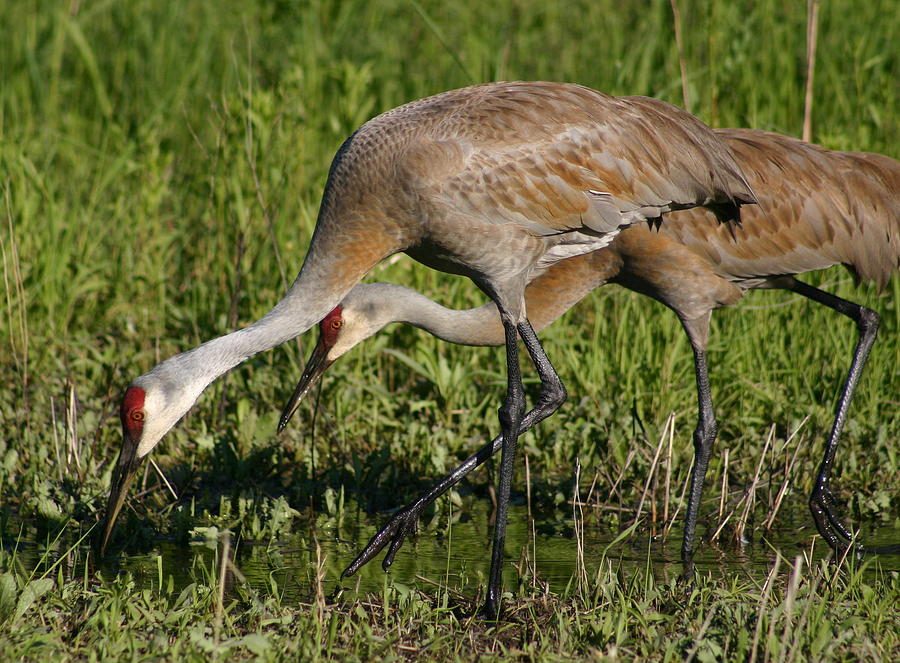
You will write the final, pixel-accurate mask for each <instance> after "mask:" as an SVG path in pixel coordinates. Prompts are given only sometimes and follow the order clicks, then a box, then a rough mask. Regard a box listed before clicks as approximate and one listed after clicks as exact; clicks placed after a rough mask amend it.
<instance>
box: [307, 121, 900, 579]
mask: <svg viewBox="0 0 900 663" xmlns="http://www.w3.org/2000/svg"><path fill="white" fill-rule="evenodd" d="M716 133H717V135H718V136H720V137H721V138H723V139H724V140H725V142H726V143H727V144H728V145H729V146H730V147H731V149H732V150H733V152H734V154H735V155H736V156H737V157H738V159H739V160H740V163H741V166H742V168H743V170H744V172H745V173H746V175H747V177H748V179H749V182H750V184H751V186H752V187H753V188H754V190H755V191H756V192H757V195H758V197H759V200H760V205H759V206H757V207H748V208H744V210H743V216H744V222H743V224H742V225H741V226H740V227H724V226H722V225H720V224H719V223H717V221H716V219H715V217H714V216H713V215H711V214H709V213H708V212H704V211H702V210H698V209H692V210H686V211H680V212H673V213H672V214H669V215H667V217H666V221H665V222H664V223H663V224H662V226H661V227H660V228H659V230H658V231H657V230H653V229H650V228H648V227H646V226H644V225H641V226H633V227H631V228H629V229H627V230H626V231H624V232H622V233H621V234H619V235H618V236H617V237H616V239H615V240H614V241H613V242H612V243H611V244H610V245H609V246H608V247H607V248H604V249H601V250H598V251H593V252H591V253H587V254H583V255H580V256H576V257H573V258H569V259H567V260H564V261H561V262H558V263H556V264H555V265H553V267H551V268H550V269H549V270H547V271H546V272H544V273H543V274H542V275H540V276H539V277H538V278H536V279H535V280H534V281H532V282H531V284H530V285H529V286H528V288H527V289H526V291H525V297H526V307H527V310H528V316H529V320H530V321H531V323H532V324H533V325H534V327H535V328H536V329H541V328H543V327H544V326H546V325H548V324H550V323H551V322H553V321H554V320H555V319H556V318H557V317H559V316H560V315H562V313H564V312H565V311H566V310H568V309H569V308H570V307H571V306H573V305H574V304H575V303H576V302H578V301H579V300H580V299H581V298H582V297H584V295H586V294H587V293H588V292H590V291H591V290H592V289H594V288H596V287H598V286H600V285H603V284H605V283H610V282H612V283H618V284H620V285H623V286H625V287H627V288H630V289H632V290H635V291H637V292H640V293H643V294H645V295H648V296H650V297H653V298H654V299H657V300H658V301H660V302H662V303H664V304H665V305H666V306H668V307H670V308H671V309H672V310H673V311H675V313H676V314H677V315H678V316H679V318H680V319H681V321H682V323H683V326H684V328H685V331H686V332H687V334H688V336H689V338H690V340H691V345H692V348H693V351H694V359H695V368H696V374H697V389H698V401H699V417H698V425H697V428H696V430H695V432H694V444H695V452H696V459H695V463H694V468H693V470H692V481H691V492H690V495H689V499H688V509H687V513H686V518H685V520H686V524H685V533H684V539H683V543H682V557H683V558H684V560H685V562H686V563H689V562H690V558H691V555H692V551H693V544H694V532H695V526H696V520H697V511H698V508H699V504H700V496H701V492H702V487H703V481H704V477H705V473H706V467H707V463H708V460H709V455H710V452H711V448H712V444H713V441H714V439H715V436H716V430H717V425H716V421H715V414H714V411H713V407H712V399H711V395H710V392H709V379H708V373H707V365H706V345H707V337H708V334H709V322H710V317H711V314H712V311H713V310H715V309H716V308H719V307H721V306H726V305H729V304H734V303H735V302H737V301H738V300H739V299H740V298H741V297H742V296H743V293H744V292H745V291H746V290H749V289H754V288H784V289H788V290H792V291H794V292H797V293H798V294H801V295H804V296H805V297H808V298H810V299H812V300H814V301H817V302H819V303H822V304H825V305H826V306H829V307H831V308H833V309H835V310H837V311H839V312H840V313H843V314H845V315H847V316H849V317H850V318H852V319H853V320H855V321H856V323H857V326H858V328H859V331H860V338H859V342H858V344H857V347H856V349H855V351H854V357H853V361H852V363H851V367H850V370H849V372H848V376H847V380H846V382H845V384H844V387H843V390H842V393H841V397H840V400H839V402H838V407H837V412H836V415H835V420H834V424H833V427H832V430H831V433H830V435H829V438H828V441H827V443H826V451H825V454H824V458H823V461H822V465H821V468H820V471H819V474H818V477H817V479H816V483H815V488H814V490H813V493H812V495H811V498H810V507H811V509H812V512H813V516H814V519H815V521H816V525H817V527H818V529H819V532H820V533H821V534H822V536H823V537H824V538H825V539H826V541H828V543H829V544H830V545H831V546H832V547H833V548H835V549H837V550H842V549H845V548H846V547H847V545H848V544H849V542H850V540H851V533H850V531H849V529H848V528H847V527H846V526H844V525H843V523H842V522H841V520H840V518H839V517H838V515H837V514H836V513H835V512H834V509H833V504H834V502H835V500H834V497H833V496H832V494H831V492H830V489H829V487H828V476H829V472H830V468H831V464H832V461H833V459H834V453H835V450H836V446H837V441H838V438H839V436H840V432H841V428H842V426H843V423H844V421H845V419H846V416H847V411H848V409H849V405H850V400H851V398H852V395H853V390H854V388H855V385H856V382H857V380H858V379H859V375H860V373H861V371H862V368H863V365H864V363H865V360H866V357H867V356H868V352H869V349H870V348H871V345H872V343H873V342H874V340H875V334H876V332H877V327H878V316H877V315H876V314H875V313H874V312H873V311H871V310H869V309H865V308H863V307H861V306H858V305H856V304H853V303H852V302H847V301H845V300H842V299H840V298H838V297H835V296H833V295H830V294H828V293H826V292H823V291H821V290H818V289H816V288H813V287H811V286H809V285H806V284H804V283H802V282H800V281H798V280H797V279H796V278H794V274H797V273H800V272H805V271H809V270H814V269H822V268H826V267H829V266H831V265H835V264H843V265H845V266H846V267H847V268H848V269H849V270H850V271H851V272H852V273H853V274H854V275H855V276H856V277H857V278H860V279H864V280H870V281H874V282H875V283H877V284H878V285H879V286H884V285H885V284H886V283H887V281H888V279H889V278H890V277H891V275H892V274H893V273H894V272H895V271H896V270H897V268H898V266H900V162H897V161H895V160H894V159H891V158H889V157H885V156H881V155H878V154H866V153H860V152H835V151H831V150H826V149H824V148H821V147H818V146H815V145H810V144H807V143H803V142H801V141H799V140H796V139H793V138H787V137H785V136H780V135H778V134H773V133H767V132H762V131H753V130H746V129H724V130H719V131H717V132H716ZM386 289H387V290H386ZM334 315H336V316H337V318H340V320H341V321H342V323H343V327H341V328H340V332H339V333H338V334H336V335H335V336H334V337H333V338H331V339H329V340H328V341H325V340H323V339H322V338H320V343H319V347H317V350H316V356H318V357H319V359H318V360H315V361H311V364H312V363H316V362H321V365H323V366H324V367H327V366H328V365H330V363H332V362H333V361H334V360H335V359H337V357H339V356H340V355H341V354H343V353H344V352H346V351H348V350H349V349H350V348H352V347H353V346H354V345H356V344H357V343H359V342H360V341H362V340H363V339H365V338H367V337H368V336H371V335H372V334H374V333H375V332H377V331H378V330H379V329H381V328H383V327H384V326H385V325H386V324H388V323H390V322H397V321H405V322H410V323H412V324H415V325H417V326H419V327H422V328H424V329H426V330H427V331H430V332H431V333H434V334H435V335H437V336H439V337H441V338H444V339H447V340H450V341H453V342H457V343H466V344H471V345H499V344H501V343H503V327H502V325H501V324H500V320H499V318H498V316H497V315H496V310H495V309H494V308H493V305H492V304H489V305H486V306H483V307H481V308H479V309H471V310H469V311H451V310H447V309H444V308H443V307H440V306H438V305H437V304H435V303H434V302H431V301H430V300H428V299H427V298H425V297H423V296H422V295H419V294H418V293H413V292H411V291H409V290H406V289H403V288H400V287H398V286H388V285H387V284H372V285H367V286H359V287H358V288H357V289H355V290H354V291H353V292H351V293H350V295H349V296H348V297H347V298H346V299H345V300H344V302H343V304H342V307H341V309H340V310H339V311H336V312H335V314H334ZM323 370H324V368H323V367H320V369H319V370H318V372H310V371H309V370H308V371H306V372H305V373H304V379H303V380H301V386H302V388H303V390H305V389H308V387H309V384H310V383H311V381H312V380H315V379H316V378H317V377H318V376H319V375H321V372H322V371H323ZM298 391H300V388H299V387H298ZM497 448H499V441H498V440H494V442H492V443H491V444H489V445H487V446H486V447H485V448H484V449H482V450H480V451H479V452H478V453H477V454H475V455H474V456H472V457H471V458H469V459H468V460H467V461H466V462H465V463H464V464H463V465H462V466H461V467H459V468H457V469H456V470H454V472H452V473H451V474H450V475H448V476H447V477H445V478H444V479H443V480H442V481H441V482H439V483H438V484H437V485H436V486H435V487H434V488H433V489H432V490H430V491H429V492H428V493H426V494H425V495H423V496H422V497H421V498H420V499H419V500H417V501H416V502H414V503H413V504H410V505H409V506H407V507H406V508H405V509H403V510H401V511H400V512H398V514H396V515H395V516H394V517H393V518H392V519H391V521H390V522H389V523H388V524H387V525H386V526H385V527H384V528H383V529H382V530H381V531H380V532H379V533H378V534H376V536H375V537H374V538H373V539H372V541H371V542H370V543H369V545H368V546H367V547H366V549H365V550H363V552H362V553H361V554H360V555H359V557H357V559H356V560H355V561H354V562H353V564H351V566H350V567H348V572H354V571H355V570H356V569H358V568H359V567H360V566H361V565H362V564H364V563H365V562H367V561H368V560H370V559H371V558H372V557H373V556H374V555H375V554H377V553H378V551H379V550H381V549H382V548H383V547H384V546H385V545H387V544H388V543H390V546H391V547H390V549H389V552H388V555H387V556H386V557H385V564H386V565H389V564H390V563H391V560H392V559H393V556H394V554H395V553H396V551H397V549H398V548H399V547H400V545H401V544H402V542H403V538H404V537H405V536H406V535H407V534H409V533H410V532H411V531H413V530H414V528H415V522H416V519H417V518H418V515H419V513H421V510H422V509H423V508H425V506H427V504H429V503H430V502H431V501H433V500H434V499H435V498H436V497H437V496H438V495H439V494H441V493H443V492H444V491H445V490H447V489H448V488H449V487H450V486H452V485H453V484H455V483H456V482H457V481H459V480H460V479H461V478H462V477H463V476H465V474H467V473H468V472H469V471H471V470H472V469H474V468H475V467H476V466H477V465H478V464H480V463H481V462H483V461H484V460H485V459H487V458H488V457H489V456H490V455H491V453H493V452H495V451H496V450H497Z"/></svg>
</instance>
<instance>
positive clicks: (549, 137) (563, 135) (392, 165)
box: [100, 82, 753, 616]
mask: <svg viewBox="0 0 900 663" xmlns="http://www.w3.org/2000/svg"><path fill="white" fill-rule="evenodd" d="M752 200H753V197H752V192H751V191H750V189H749V187H748V186H747V184H746V182H745V180H744V178H743V176H742V175H741V172H740V169H739V167H738V165H737V163H736V162H735V160H734V158H733V157H732V155H731V153H730V151H729V150H728V149H727V148H726V147H724V145H723V144H722V143H721V141H719V140H718V139H717V138H716V137H715V135H714V134H713V133H712V131H711V130H710V129H709V128H708V127H706V126H705V125H703V124H702V123H701V122H700V121H699V120H697V119H696V118H694V117H693V116H692V115H690V114H689V113H687V112H685V111H683V110H680V109H678V108H676V107H674V106H671V105H669V104H666V103H664V102H661V101H657V100H653V99H643V98H640V97H631V98H627V97H623V98H616V97H611V96H609V95H605V94H602V93H600V92H596V91H594V90H590V89H588V88H585V87H582V86H579V85H570V84H564V83H523V82H519V83H491V84H486V85H479V86H474V87H470V88H464V89H462V90H453V91H450V92H445V93H443V94H439V95H436V96H433V97H429V98H427V99H422V100H419V101H415V102H412V103H410V104H406V105H405V106H401V107H399V108H396V109H394V110H392V111H388V112H387V113H384V114H383V115H380V116H378V117H376V118H374V119H372V120H370V121H369V122H367V123H366V124H364V125H363V126H362V127H360V128H359V130H358V131H356V133H354V134H353V135H352V136H351V137H350V138H348V139H347V140H346V141H345V142H344V144H343V145H342V146H341V148H340V150H339V151H338V153H337V155H336V156H335V158H334V161H333V162H332V165H331V170H330V172H329V175H328V182H327V184H326V187H325V192H324V194H323V196H322V204H321V207H320V210H319V216H318V219H317V222H316V228H315V231H314V233H313V237H312V241H311V243H310V247H309V251H308V253H307V256H306V260H305V261H304V264H303V268H302V269H301V271H300V274H299V276H298V277H297V279H296V281H295V282H294V284H293V285H292V286H291V289H290V290H289V291H288V293H287V294H286V295H285V296H284V298H283V299H282V300H281V301H279V302H278V303H277V304H276V305H275V307H274V308H273V309H272V310H271V311H270V312H269V313H268V314H267V315H266V316H265V317H263V318H262V319H261V320H259V321H257V322H255V323H254V324H252V325H250V326H249V327H247V328H245V329H241V330H239V331H237V332H234V333H232V334H228V335H226V336H222V337H219V338H217V339H214V340H212V341H209V342H207V343H204V344H203V345H201V346H199V347H197V348H195V349H193V350H190V351H188V352H185V353H182V354H180V355H176V356H175V357H171V358H169V359H167V360H166V361H164V362H162V363H160V364H159V365H157V366H156V367H155V368H153V369H152V370H151V371H149V372H148V373H145V374H144V375H142V376H140V377H139V378H137V379H136V380H135V381H134V382H133V383H132V384H131V386H130V387H129V388H128V390H127V391H126V394H125V397H124V398H123V401H122V408H121V419H122V424H123V431H124V433H125V440H124V444H123V447H122V452H121V453H120V456H119V461H118V465H117V471H116V478H115V480H114V484H113V489H112V490H111V492H110V498H109V503H108V516H107V524H106V527H105V528H104V533H103V538H102V540H101V545H100V547H101V549H102V548H104V547H105V546H106V542H107V540H108V538H109V535H110V532H111V529H112V525H113V523H114V521H115V517H116V514H117V513H118V511H119V509H120V508H121V505H122V500H123V499H124V495H125V490H126V489H127V486H128V482H129V481H130V477H131V476H133V473H134V470H135V468H136V467H137V466H138V464H139V463H140V462H141V461H142V459H143V458H145V457H146V455H147V454H148V453H149V452H150V451H151V450H152V449H153V447H154V446H155V445H156V444H157V443H158V442H159V440H160V439H161V438H162V436H163V435H165V433H166V432H167V431H168V430H169V429H170V428H171V427H172V426H173V425H174V424H175V423H176V422H177V421H178V420H179V419H180V418H181V417H182V416H183V415H184V414H185V413H186V412H187V410H188V409H189V408H190V407H191V405H192V404H193V403H194V401H195V400H196V399H197V398H198V397H199V396H200V394H201V393H202V391H203V390H204V389H205V388H206V387H207V386H208V385H209V384H210V382H212V380H214V379H216V378H217V377H218V376H220V375H222V374H223V373H224V372H225V371H227V370H229V369H231V368H233V367H235V366H236V365H238V364H239V363H241V362H242V361H245V360H246V359H247V358H248V357H250V356H252V355H253V354H255V353H257V352H260V351H262V350H265V349H268V348H271V347H274V346H275V345H278V344H279V343H283V342H285V341H287V340H289V339H291V338H293V337H295V336H297V335H298V334H301V333H303V332H304V331H306V330H307V329H309V328H310V327H311V326H313V325H314V324H316V323H317V322H319V321H320V320H322V319H323V318H324V317H325V316H326V315H327V314H328V313H329V311H332V310H333V309H334V308H335V307H336V306H337V305H338V304H339V303H340V301H341V300H342V299H343V298H344V297H345V296H346V295H347V293H348V292H349V291H350V290H351V289H352V288H353V286H354V285H356V284H357V283H358V282H359V280H360V279H361V278H362V277H363V276H364V275H365V274H366V273H367V272H368V271H369V270H370V269H371V268H372V267H373V266H374V265H375V264H377V263H378V262H379V261H380V260H382V259H383V258H385V257H387V256H389V255H391V254H393V253H397V252H399V251H405V252H406V253H408V254H409V255H411V256H412V257H414V258H416V259H417V260H419V261H421V262H423V263H425V264H427V265H429V266H432V267H435V268H437V269H440V270H444V271H448V272H453V273H458V274H465V275H467V276H470V277H471V278H472V279H473V280H474V281H475V283H476V284H477V285H478V286H479V287H480V288H481V289H482V290H484V291H485V292H486V293H487V294H488V295H489V296H490V297H491V299H492V300H493V301H494V302H495V303H496V304H497V307H498V309H499V310H500V314H501V318H502V320H503V326H504V336H505V344H506V353H507V365H508V372H509V380H508V392H507V397H506V399H505V400H504V403H503V406H502V407H501V410H500V420H501V428H502V430H503V439H504V445H503V449H504V452H503V461H502V468H501V472H500V477H501V480H500V490H499V502H498V503H499V511H498V516H497V519H496V527H495V531H494V548H493V554H492V560H491V576H490V581H489V584H488V592H487V600H486V603H485V610H486V612H487V614H489V615H491V616H496V614H497V610H498V608H499V599H500V570H501V565H502V558H503V538H504V531H505V523H506V508H507V505H508V500H509V485H510V481H511V476H512V462H513V457H514V454H515V443H516V438H517V437H518V435H519V434H520V432H521V431H522V430H526V429H527V428H529V427H530V426H533V425H534V424H536V423H537V422H538V421H540V420H541V419H543V418H545V417H547V416H549V415H550V414H552V412H553V411H555V410H556V409H557V408H558V407H559V405H560V404H561V403H562V402H563V400H564V399H565V389H564V388H563V386H562V382H561V381H560V380H559V378H558V377H557V375H556V373H555V371H554V370H553V366H552V365H551V364H550V362H549V360H548V359H547V356H546V354H545V353H544V351H543V349H542V348H541V346H540V343H539V342H538V340H537V337H536V336H535V334H534V331H533V329H532V328H531V325H530V324H529V323H528V318H527V310H526V308H525V298H524V291H525V286H526V285H527V284H528V283H529V282H530V281H531V280H533V279H534V278H535V277H537V276H538V275H539V274H540V273H542V272H543V271H544V270H545V269H547V268H548V267H549V266H551V265H553V264H554V263H555V262H557V261H559V260H561V259H564V258H567V257H571V256H575V255H580V254H582V253H587V252H589V251H592V250H595V249H598V248H601V247H603V246H606V245H607V244H608V243H609V242H610V241H611V240H612V238H613V237H614V236H615V235H616V234H617V233H618V232H619V231H620V230H621V229H622V228H625V227H627V226H629V225H632V224H634V223H639V222H642V221H644V220H647V219H656V218H658V217H659V216H660V215H661V214H663V213H664V212H667V211H670V210H674V209H683V208H688V207H692V206H694V205H706V206H708V207H710V209H712V210H714V211H716V212H717V213H719V214H721V215H723V216H726V217H736V216H737V210H738V206H739V205H741V204H742V203H744V202H752ZM518 336H521V337H522V340H523V341H524V343H525V346H526V347H527V349H528V352H529V355H530V358H531V360H532V362H533V363H534V364H535V366H536V367H537V370H538V373H539V374H540V376H541V380H542V387H543V392H542V393H543V397H542V399H541V401H540V403H539V405H538V407H537V408H536V409H535V410H533V411H531V412H528V413H526V412H525V411H524V396H523V387H522V383H521V377H520V375H519V364H518V347H517V343H516V339H517V337H518Z"/></svg>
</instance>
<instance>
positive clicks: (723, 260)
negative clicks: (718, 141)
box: [660, 129, 900, 287]
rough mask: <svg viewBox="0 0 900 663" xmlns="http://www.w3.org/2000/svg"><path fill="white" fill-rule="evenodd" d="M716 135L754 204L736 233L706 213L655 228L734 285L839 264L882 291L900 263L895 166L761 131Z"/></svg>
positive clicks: (899, 190)
mask: <svg viewBox="0 0 900 663" xmlns="http://www.w3.org/2000/svg"><path fill="white" fill-rule="evenodd" d="M716 133H717V134H718V135H719V136H720V137H721V138H723V139H724V140H725V142H726V143H727V144H728V145H729V146H730V147H731V149H732V151H733V152H734V155H735V158H736V159H737V161H738V163H739V164H740V166H741V169H742V170H743V172H744V174H745V175H746V177H747V179H748V181H749V182H750V185H751V186H752V187H753V189H754V191H755V192H756V194H757V198H758V199H759V202H760V205H759V206H758V207H753V206H750V207H744V208H743V210H742V218H743V225H742V226H741V227H739V228H724V227H719V224H717V223H716V220H715V219H714V218H713V217H712V216H711V215H709V214H708V213H707V212H704V211H703V210H699V209H692V210H686V211H680V212H675V213H672V214H670V215H669V217H668V218H667V219H666V221H665V223H663V225H662V228H661V230H660V232H663V233H667V234H669V235H671V236H672V237H674V238H676V239H677V240H678V241H680V242H682V243H684V244H685V245H687V246H688V247H689V248H690V249H691V250H693V251H695V252H696V253H698V254H700V255H702V256H704V257H705V258H707V259H708V260H709V261H710V262H711V263H712V264H714V265H716V266H717V271H718V272H719V273H720V275H722V276H723V277H725V278H728V279H730V280H735V281H739V280H743V279H753V278H759V277H765V276H777V275H783V274H799V273H802V272H807V271H811V270H816V269H824V268H826V267H830V266H831V265H835V264H843V265H845V266H846V267H847V268H848V269H849V270H850V271H851V272H852V273H853V274H854V276H856V277H857V278H859V279H864V280H870V281H874V282H875V283H876V284H878V286H879V287H883V286H884V285H885V284H886V283H887V281H888V280H889V279H890V277H891V274H893V272H894V271H896V270H897V269H898V267H900V162H898V161H896V160H894V159H891V158H889V157H886V156H882V155H879V154H869V153H863V152H837V151H832V150H827V149H825V148H822V147H819V146H817V145H812V144H809V143H804V142H803V141H800V140H797V139H794V138H788V137H786V136H781V135H779V134H774V133H769V132H765V131H756V130H749V129H720V130H717V131H716ZM732 230H733V233H732V232H731V231H732Z"/></svg>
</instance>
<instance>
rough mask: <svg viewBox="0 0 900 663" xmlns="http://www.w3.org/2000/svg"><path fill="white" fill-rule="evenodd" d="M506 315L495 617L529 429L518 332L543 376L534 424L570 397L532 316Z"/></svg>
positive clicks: (490, 608)
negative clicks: (521, 444) (516, 476)
mask: <svg viewBox="0 0 900 663" xmlns="http://www.w3.org/2000/svg"><path fill="white" fill-rule="evenodd" d="M501 317H503V327H504V330H505V332H506V363H507V372H508V376H507V380H508V386H507V396H506V401H505V402H504V403H503V406H502V407H501V408H500V412H499V414H500V426H501V429H502V440H503V441H502V446H501V449H502V453H501V457H500V481H499V490H498V493H499V494H498V496H497V513H496V517H495V519H494V542H493V549H492V553H491V571H490V576H489V578H488V587H487V595H486V597H485V602H484V606H483V608H482V610H481V613H482V614H483V615H484V616H485V617H486V618H487V619H491V620H496V619H497V618H498V617H499V615H500V595H501V590H502V579H503V578H502V576H503V549H504V542H505V540H506V522H507V519H508V513H509V494H510V490H511V487H512V477H513V470H514V468H515V465H514V461H515V454H516V440H517V439H518V437H519V435H521V433H522V432H523V430H525V427H524V426H523V424H525V416H524V413H525V391H524V388H523V386H522V374H521V370H520V367H519V353H518V346H517V332H518V336H521V337H522V342H523V343H524V344H525V348H526V349H527V350H528V354H529V356H530V357H531V361H532V362H533V363H534V366H535V369H536V370H537V372H538V375H539V376H540V378H541V395H540V397H539V398H538V403H537V405H536V406H535V407H534V408H533V409H532V410H531V411H530V412H529V413H528V414H529V415H532V417H531V418H530V420H529V422H528V427H529V428H530V427H531V426H533V425H534V424H536V423H537V422H539V421H541V420H543V419H546V418H547V417H549V416H550V415H551V414H553V413H554V412H556V410H558V409H559V407H560V405H562V404H563V402H564V401H565V400H566V390H565V387H564V386H563V384H562V381H561V380H560V379H559V376H558V375H557V374H556V370H555V369H554V368H553V365H552V364H551V363H550V359H549V358H548V357H547V354H546V353H545V352H544V349H543V348H542V347H541V343H540V341H538V338H537V335H536V334H535V333H534V329H533V328H532V327H531V323H529V322H528V320H525V321H524V322H522V323H520V324H519V325H518V326H514V325H513V324H512V323H511V322H510V321H508V320H507V319H506V316H501Z"/></svg>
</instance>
